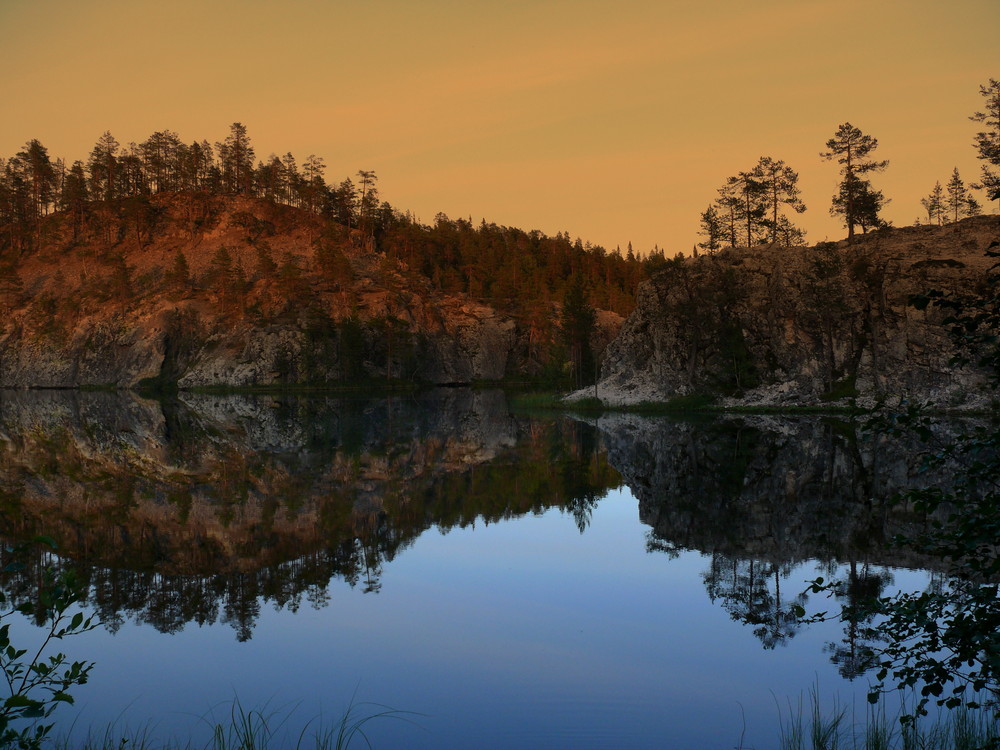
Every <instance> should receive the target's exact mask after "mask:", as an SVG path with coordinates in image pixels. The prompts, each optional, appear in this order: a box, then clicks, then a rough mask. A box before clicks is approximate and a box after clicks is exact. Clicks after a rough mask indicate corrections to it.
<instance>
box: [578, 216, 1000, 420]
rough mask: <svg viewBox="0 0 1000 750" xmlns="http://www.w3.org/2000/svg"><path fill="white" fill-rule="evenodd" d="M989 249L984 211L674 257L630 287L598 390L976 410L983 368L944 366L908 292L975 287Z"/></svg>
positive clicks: (648, 397) (761, 402) (989, 223)
mask: <svg viewBox="0 0 1000 750" xmlns="http://www.w3.org/2000/svg"><path fill="white" fill-rule="evenodd" d="M998 244H1000V217H997V216H980V217H974V218H970V219H965V220H963V221H960V222H957V223H955V224H948V225H946V226H943V227H933V226H917V227H906V228H901V229H887V230H881V231H879V232H875V233H872V234H868V235H866V236H863V237H859V238H855V242H854V243H853V244H847V243H846V242H839V243H820V244H818V245H816V246H814V247H794V248H788V247H771V246H760V247H754V248H749V249H739V248H737V249H727V250H724V251H722V252H719V253H717V254H714V255H708V256H702V257H697V258H683V259H676V260H674V261H671V262H670V263H669V265H668V267H667V268H666V269H665V270H663V271H662V272H660V273H658V274H657V275H655V276H654V277H652V278H651V279H649V280H648V281H647V282H645V283H644V284H643V285H642V286H641V287H640V288H639V290H638V293H637V300H636V308H635V310H634V311H633V312H632V314H631V315H630V316H629V317H628V319H627V320H626V322H625V324H624V325H623V327H622V329H621V331H620V333H619V335H618V337H617V338H616V339H615V340H614V341H613V342H612V343H611V344H610V345H609V346H608V349H607V352H606V356H605V358H604V362H603V364H602V367H601V377H600V380H599V383H598V385H597V393H598V395H599V397H600V398H601V400H602V401H604V402H605V403H607V404H610V405H629V404H636V403H640V402H644V401H660V402H664V401H670V400H671V399H676V398H677V397H687V396H705V397H710V398H714V399H716V401H717V402H719V403H721V404H723V405H726V406H739V405H743V406H776V407H781V406H792V405H821V404H833V403H846V402H847V401H848V400H851V399H854V400H855V403H858V404H861V405H870V404H874V403H875V402H876V401H877V400H878V399H886V400H888V401H889V402H894V403H898V401H899V400H904V399H916V400H921V401H927V400H929V401H932V402H934V403H935V404H936V405H937V406H939V407H944V408H977V407H983V406H986V405H987V404H988V403H989V399H990V396H991V394H992V391H991V390H990V389H989V388H988V387H987V373H986V372H985V371H984V370H983V369H982V368H980V367H978V366H976V365H975V364H966V365H956V364H954V363H953V362H952V360H953V358H954V357H955V355H956V354H959V351H958V349H957V348H956V344H955V343H954V341H953V340H952V338H951V337H950V335H949V331H948V328H947V326H945V325H943V324H942V321H943V320H944V318H945V313H944V312H943V311H942V310H940V309H938V308H935V307H929V308H928V309H926V310H918V309H916V308H914V307H913V306H911V305H910V304H909V299H910V297H911V295H914V294H920V293H923V292H926V291H928V290H930V289H937V290H941V291H943V292H946V293H957V294H968V295H982V294H983V293H984V292H986V291H988V290H989V289H991V287H990V282H989V280H988V271H989V268H990V266H991V265H992V264H993V263H994V262H995V258H991V257H989V256H988V255H987V254H986V251H987V250H988V249H990V248H995V247H996V246H997V245H998ZM593 395H594V389H593V388H589V389H586V390H585V391H580V392H579V393H578V394H574V397H577V398H579V397H583V396H593Z"/></svg>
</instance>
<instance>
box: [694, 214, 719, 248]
mask: <svg viewBox="0 0 1000 750" xmlns="http://www.w3.org/2000/svg"><path fill="white" fill-rule="evenodd" d="M724 231H725V228H724V227H723V225H722V218H721V217H720V216H719V212H718V210H717V209H716V208H715V206H709V207H708V208H706V209H705V210H704V211H703V212H702V214H701V231H699V232H698V234H700V235H701V236H702V237H704V238H705V241H704V242H699V243H698V245H697V247H700V248H702V249H703V250H707V251H708V252H710V253H714V252H716V251H717V250H718V249H719V248H720V247H722V237H723V232H724Z"/></svg>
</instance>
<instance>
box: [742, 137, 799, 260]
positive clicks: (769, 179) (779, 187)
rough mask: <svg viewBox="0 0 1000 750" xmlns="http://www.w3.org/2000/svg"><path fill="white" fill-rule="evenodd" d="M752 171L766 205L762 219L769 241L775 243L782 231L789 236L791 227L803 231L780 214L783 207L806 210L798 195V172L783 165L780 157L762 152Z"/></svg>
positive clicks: (797, 210)
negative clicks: (764, 154)
mask: <svg viewBox="0 0 1000 750" xmlns="http://www.w3.org/2000/svg"><path fill="white" fill-rule="evenodd" d="M754 174H755V175H757V179H758V180H759V181H760V184H761V186H762V192H763V195H764V202H765V204H766V206H767V217H766V218H765V219H763V223H764V226H765V227H766V228H767V230H768V232H769V233H770V237H769V241H770V242H771V243H777V242H779V240H780V238H781V237H782V235H784V236H785V237H789V236H791V233H792V230H794V231H795V232H799V233H800V234H802V232H801V230H798V229H796V228H795V227H794V226H793V225H792V223H791V220H789V219H788V218H786V217H785V216H784V214H783V209H785V208H788V209H791V210H792V211H794V212H795V213H797V214H800V213H802V212H804V211H805V210H806V206H805V204H804V203H803V202H802V199H801V198H800V197H799V186H798V183H799V175H798V172H796V171H795V170H794V169H792V168H791V167H789V166H788V165H786V164H785V162H783V161H782V160H781V159H772V158H771V157H770V156H762V157H761V158H760V161H759V162H757V166H756V167H755V168H754ZM782 219H784V221H782ZM783 244H788V243H783Z"/></svg>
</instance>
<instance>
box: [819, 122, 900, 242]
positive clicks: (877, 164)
mask: <svg viewBox="0 0 1000 750" xmlns="http://www.w3.org/2000/svg"><path fill="white" fill-rule="evenodd" d="M826 147H827V148H828V149H829V151H826V152H823V153H821V154H820V156H821V157H822V158H823V159H826V160H827V161H834V160H835V161H836V162H837V163H838V164H840V165H841V168H840V173H841V174H842V175H843V179H842V180H841V182H840V186H839V188H838V191H837V194H836V195H835V196H834V198H833V206H832V207H831V208H830V213H831V214H833V215H834V216H838V215H839V216H843V217H844V224H845V225H846V226H847V239H848V241H850V240H853V239H854V227H856V226H858V227H861V230H862V232H866V231H867V230H868V228H869V227H873V228H876V227H879V226H882V225H883V223H884V222H883V221H882V219H881V218H880V217H879V211H880V210H881V208H882V206H884V205H885V203H886V200H885V198H884V196H883V195H882V193H881V192H880V191H878V190H875V189H873V188H872V186H871V183H870V182H869V181H868V180H866V179H864V178H863V175H866V174H869V173H871V172H881V171H882V170H883V169H885V168H886V167H887V166H888V165H889V162H888V161H874V160H873V159H872V158H871V156H870V154H871V153H872V152H873V151H874V150H875V149H877V148H878V140H877V139H875V138H873V137H872V136H870V135H866V134H864V133H862V132H861V130H860V129H859V128H856V127H854V126H853V125H851V123H849V122H845V123H844V124H843V125H841V126H840V127H839V128H837V132H836V133H835V134H834V136H833V138H831V139H830V140H828V141H827V142H826Z"/></svg>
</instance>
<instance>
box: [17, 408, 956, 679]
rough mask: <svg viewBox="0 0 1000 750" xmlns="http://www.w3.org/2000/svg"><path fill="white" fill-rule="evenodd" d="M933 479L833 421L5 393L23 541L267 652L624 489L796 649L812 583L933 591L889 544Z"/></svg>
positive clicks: (751, 617) (914, 563) (167, 611)
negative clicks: (924, 482) (395, 569)
mask: <svg viewBox="0 0 1000 750" xmlns="http://www.w3.org/2000/svg"><path fill="white" fill-rule="evenodd" d="M941 429H942V430H944V432H943V439H947V430H946V428H945V427H942V428H941ZM918 470H919V456H918V455H917V453H916V451H915V450H914V449H913V446H908V445H905V444H902V443H901V442H900V441H899V439H897V438H888V437H883V436H873V435H871V434H862V433H859V431H858V429H857V428H856V427H855V426H853V425H850V424H845V423H842V422H837V421H832V420H819V419H811V418H810V419H806V418H802V419H777V418H764V417H752V418H750V417H748V418H740V419H716V420H705V421H700V422H687V421H675V420H670V419H656V418H644V417H640V416H635V415H611V416H605V417H602V418H601V419H600V420H597V423H596V424H589V423H586V422H582V421H576V420H572V419H568V418H563V417H548V418H537V417H532V416H526V415H518V414H512V413H511V410H510V409H509V407H508V404H507V400H506V398H505V396H504V394H503V393H502V392H500V391H480V390H470V389H442V390H433V391H426V392H422V393H418V394H412V395H406V396H401V397H396V396H394V397H383V396H380V397H372V398H363V397H333V398H328V397H295V396H210V395H200V394H188V393H182V394H180V396H179V397H178V398H176V399H173V400H169V401H164V402H160V401H151V400H146V399H143V398H140V397H138V396H135V395H132V394H127V393H87V392H75V391H28V392H0V524H2V530H3V536H5V537H6V538H7V539H10V540H14V539H25V538H29V537H31V536H33V535H35V534H45V535H48V536H51V537H52V538H53V539H55V541H56V543H57V545H58V549H59V555H60V556H61V558H68V559H70V560H72V561H73V564H74V566H76V567H77V569H78V571H79V573H80V576H81V579H82V580H83V582H84V584H85V586H86V588H87V599H88V601H89V603H90V604H91V605H92V606H93V607H94V608H95V609H96V610H97V612H98V613H99V615H100V617H101V619H102V620H103V622H104V623H105V624H106V625H107V626H108V627H110V628H112V629H114V628H115V627H116V626H117V625H119V624H120V623H122V622H124V621H125V620H126V619H128V620H134V621H137V622H144V623H149V624H151V625H153V626H154V627H156V628H157V629H159V630H161V631H164V632H176V631H179V630H181V629H182V628H183V627H184V626H185V625H186V624H187V623H192V622H194V623H198V624H208V623H213V622H225V623H229V624H231V625H232V627H233V628H234V629H235V630H236V633H237V635H238V637H239V638H241V639H246V638H249V637H250V636H251V634H252V631H253V628H254V624H255V622H256V620H257V618H258V615H259V613H260V609H261V607H262V606H263V605H264V604H270V605H272V606H275V607H278V608H287V609H290V610H295V609H297V608H298V607H300V606H302V605H303V604H307V605H310V606H314V607H321V606H324V605H325V604H326V603H327V601H328V596H329V594H328V589H329V584H330V582H331V581H333V580H343V581H346V582H347V583H348V584H350V585H351V586H352V587H356V588H357V589H358V590H359V591H362V592H369V593H372V592H377V591H379V589H380V588H381V585H382V583H381V580H382V570H383V568H384V566H385V565H387V564H389V563H390V562H391V561H392V560H393V559H394V558H395V557H396V556H397V555H399V554H400V553H401V552H403V551H404V550H405V549H406V548H407V547H408V546H410V545H412V544H414V543H415V541H416V540H417V539H418V538H419V537H420V536H421V534H423V533H424V532H425V531H427V530H429V529H432V528H437V529H441V530H444V531H446V530H448V529H451V528H454V527H466V526H470V525H473V524H477V523H484V524H489V523H495V522H498V521H502V520H506V519H512V518H516V517H518V516H521V515H525V514H529V513H541V512H543V511H545V510H547V509H549V508H558V509H560V510H562V511H563V512H564V513H565V514H566V516H567V520H568V522H571V523H573V524H575V525H576V526H577V527H578V528H579V530H580V531H581V532H583V531H584V530H585V529H586V527H587V525H588V523H589V521H590V514H591V511H592V510H593V508H594V507H595V505H596V504H597V503H598V502H599V500H600V499H601V498H602V497H604V496H605V495H606V494H607V492H608V491H609V490H610V489H612V488H614V487H617V486H619V485H621V484H622V483H624V484H626V485H627V486H628V487H629V489H630V490H631V491H632V493H633V494H634V495H635V497H636V498H637V501H638V514H639V519H640V520H641V521H642V522H643V523H644V524H645V525H647V526H648V527H649V531H648V533H647V542H646V543H647V549H648V550H649V551H650V552H651V553H657V554H666V555H674V554H678V553H679V552H680V551H682V550H696V551H698V552H700V553H702V554H703V555H705V556H706V557H707V558H708V561H707V567H706V570H705V571H704V573H703V580H704V584H705V588H706V592H707V594H708V596H709V597H710V598H711V599H712V601H713V602H716V603H717V604H718V605H719V606H720V607H722V608H723V609H725V610H726V611H727V612H728V613H729V614H730V616H731V617H732V618H733V619H734V620H738V621H740V622H743V623H746V624H747V625H748V626H749V627H750V628H751V629H752V631H753V633H754V634H755V635H756V636H757V637H758V638H759V639H760V641H761V643H762V644H763V645H764V647H765V648H774V647H775V646H778V645H781V644H782V643H785V642H787V640H788V639H790V638H792V637H793V636H794V635H795V633H796V630H797V628H798V627H800V624H799V620H800V618H799V617H798V614H799V613H800V612H801V608H803V607H805V606H806V605H807V604H808V602H807V600H806V597H805V595H804V594H803V593H802V590H803V588H804V586H803V584H802V581H803V580H804V577H803V575H802V573H801V568H800V567H797V566H801V564H802V563H803V562H805V561H818V563H815V564H816V565H818V569H819V570H821V571H822V570H831V571H832V570H833V569H834V568H836V567H837V566H846V567H847V568H848V569H849V571H850V572H849V580H850V581H851V585H850V586H848V587H847V589H846V590H845V592H843V597H844V599H845V602H844V603H845V604H850V600H852V599H856V598H859V597H861V596H862V595H863V594H869V593H871V592H872V591H879V590H881V589H882V588H884V587H885V586H888V585H890V584H891V573H889V572H888V571H887V570H886V568H887V567H930V568H933V567H934V564H933V562H932V561H927V560H923V559H919V558H918V557H916V556H915V555H914V554H913V553H911V552H904V551H902V550H899V549H894V548H893V547H892V545H891V544H890V543H889V542H890V540H891V538H892V537H893V535H895V534H897V533H900V532H907V533H912V531H913V530H914V528H915V527H916V526H917V525H919V524H922V523H925V522H926V519H924V518H922V517H920V516H919V515H917V514H916V513H914V512H913V511H912V510H911V509H908V508H905V507H901V506H894V505H892V504H891V503H889V502H888V501H887V498H889V497H891V496H892V495H893V493H894V492H895V491H896V490H897V489H899V488H900V487H903V486H908V485H912V483H913V481H914V477H916V475H917V473H918ZM924 479H927V478H926V477H925V478H924ZM510 554H511V555H515V554H517V551H516V550H511V551H510ZM53 561H55V562H58V559H56V558H52V557H47V556H45V555H43V554H42V553H39V556H38V557H37V559H36V560H35V562H34V564H33V566H32V567H30V568H29V569H28V570H26V571H23V572H22V573H20V574H18V578H19V583H20V584H24V583H26V582H28V581H30V580H31V579H32V576H35V575H37V571H38V567H39V566H41V565H44V564H47V563H51V562H53ZM15 583H17V582H15ZM15 588H16V586H15ZM825 604H827V605H828V604H829V603H828V602H826V603H825ZM869 631H870V628H868V625H867V624H866V623H863V622H857V623H855V624H854V630H853V631H851V630H848V632H846V633H845V641H844V643H839V644H831V645H830V653H831V658H833V659H834V660H835V661H836V662H837V663H838V665H841V667H842V672H843V673H844V674H845V676H851V675H856V674H860V673H861V672H863V671H864V669H865V668H866V664H865V650H864V648H863V643H864V641H865V639H866V638H869V637H871V636H872V634H871V633H870V632H869Z"/></svg>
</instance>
